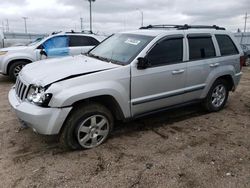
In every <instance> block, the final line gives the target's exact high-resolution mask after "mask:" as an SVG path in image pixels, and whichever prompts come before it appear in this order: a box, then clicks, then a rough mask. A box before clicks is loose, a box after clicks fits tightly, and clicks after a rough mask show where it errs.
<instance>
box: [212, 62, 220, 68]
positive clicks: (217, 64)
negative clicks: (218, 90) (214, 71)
mask: <svg viewBox="0 0 250 188" xmlns="http://www.w3.org/2000/svg"><path fill="white" fill-rule="evenodd" d="M219 65H220V64H219V63H212V64H210V65H209V66H210V67H218V66H219Z"/></svg>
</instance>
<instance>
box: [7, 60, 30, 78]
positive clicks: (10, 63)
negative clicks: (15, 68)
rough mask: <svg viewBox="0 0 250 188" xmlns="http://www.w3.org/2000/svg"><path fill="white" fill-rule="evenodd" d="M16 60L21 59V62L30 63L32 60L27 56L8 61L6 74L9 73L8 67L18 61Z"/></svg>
mask: <svg viewBox="0 0 250 188" xmlns="http://www.w3.org/2000/svg"><path fill="white" fill-rule="evenodd" d="M18 61H22V62H26V63H32V62H33V61H32V60H31V59H28V58H22V59H12V60H10V61H9V63H8V65H7V71H6V73H7V75H9V71H10V67H11V65H12V64H13V63H15V62H18Z"/></svg>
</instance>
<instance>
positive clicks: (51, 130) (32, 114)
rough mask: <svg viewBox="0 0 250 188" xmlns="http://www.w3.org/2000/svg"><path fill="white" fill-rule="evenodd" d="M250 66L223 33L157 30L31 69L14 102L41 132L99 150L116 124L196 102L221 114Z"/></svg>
mask: <svg viewBox="0 0 250 188" xmlns="http://www.w3.org/2000/svg"><path fill="white" fill-rule="evenodd" d="M243 63H244V56H243V52H242V49H241V48H240V46H239V44H238V43H237V42H236V41H235V39H234V37H233V36H232V34H231V33H230V32H228V31H226V30H223V28H220V27H217V26H213V27H201V26H199V27H193V26H192V27H191V26H186V25H184V26H174V27H172V29H170V28H169V26H149V27H146V28H143V29H141V30H136V31H130V32H123V33H117V34H114V35H112V36H111V37H109V38H108V39H106V40H105V41H103V42H102V43H101V44H99V45H98V46H96V47H95V48H94V49H92V50H91V51H90V52H89V53H88V54H86V55H80V56H75V57H67V58H61V59H53V60H44V62H43V63H32V64H30V65H27V66H25V67H24V68H23V70H22V71H21V72H20V74H19V76H18V79H17V82H16V85H15V86H14V87H13V88H12V89H11V91H10V92H9V102H10V104H11V105H12V107H13V108H14V109H15V111H16V113H17V116H18V117H19V118H20V119H21V120H22V121H23V122H25V123H26V124H27V125H28V126H29V127H31V128H33V130H34V131H36V132H38V133H41V134H46V135H52V134H60V138H61V139H60V140H61V143H63V145H64V146H67V147H69V148H71V149H77V148H93V147H96V146H98V145H99V144H101V143H102V142H103V141H104V140H105V139H106V138H107V137H108V135H109V134H110V132H111V130H112V127H113V126H114V123H115V121H114V120H123V121H125V120H129V119H135V118H139V117H142V116H145V115H147V114H151V113H155V112H159V111H162V110H166V109H169V108H173V107H180V106H183V105H187V104H191V103H195V102H202V103H203V104H204V106H205V108H206V109H207V110H208V111H211V112H215V111H219V110H221V109H222V108H223V107H224V105H225V104H226V101H227V98H228V94H229V92H230V91H234V90H235V89H236V86H237V85H238V84H239V81H240V78H241V74H242V73H241V67H242V64H243Z"/></svg>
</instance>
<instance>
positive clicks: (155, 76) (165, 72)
mask: <svg viewBox="0 0 250 188" xmlns="http://www.w3.org/2000/svg"><path fill="white" fill-rule="evenodd" d="M183 44H184V40H183V36H180V35H178V36H171V37H167V38H164V39H162V40H161V41H159V42H158V43H157V44H156V45H155V46H154V47H153V48H152V49H151V50H150V51H149V53H148V54H147V55H146V57H145V58H146V59H147V60H148V61H149V62H150V64H151V65H150V66H149V67H147V68H146V69H143V70H139V69H137V67H133V66H132V68H131V69H132V70H131V111H132V115H133V116H136V115H139V114H142V113H147V112H150V111H154V110H157V109H161V108H165V107H168V106H171V105H175V104H178V103H181V102H182V101H183V90H184V87H185V80H186V63H185V62H183V54H184V45H183Z"/></svg>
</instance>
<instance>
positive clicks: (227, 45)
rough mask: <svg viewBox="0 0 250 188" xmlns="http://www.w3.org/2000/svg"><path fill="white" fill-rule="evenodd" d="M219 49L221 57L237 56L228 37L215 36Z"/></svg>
mask: <svg viewBox="0 0 250 188" xmlns="http://www.w3.org/2000/svg"><path fill="white" fill-rule="evenodd" d="M215 37H216V39H217V42H218V44H219V47H220V53H221V55H222V56H223V55H234V54H238V53H239V52H238V50H237V48H236V46H235V44H234V43H233V41H232V39H231V38H230V37H229V36H228V35H215Z"/></svg>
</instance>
